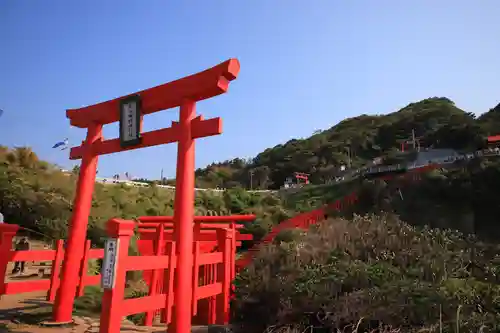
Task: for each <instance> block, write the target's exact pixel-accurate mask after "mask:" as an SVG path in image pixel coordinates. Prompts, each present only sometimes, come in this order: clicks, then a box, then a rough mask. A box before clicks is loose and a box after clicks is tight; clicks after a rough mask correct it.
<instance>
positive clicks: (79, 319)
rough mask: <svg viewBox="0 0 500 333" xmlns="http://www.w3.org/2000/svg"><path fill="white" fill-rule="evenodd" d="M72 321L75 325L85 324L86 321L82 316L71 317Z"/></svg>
mask: <svg viewBox="0 0 500 333" xmlns="http://www.w3.org/2000/svg"><path fill="white" fill-rule="evenodd" d="M73 323H74V324H75V325H85V324H86V323H87V322H86V321H85V319H84V318H82V317H73Z"/></svg>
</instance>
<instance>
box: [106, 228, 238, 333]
mask: <svg viewBox="0 0 500 333" xmlns="http://www.w3.org/2000/svg"><path fill="white" fill-rule="evenodd" d="M163 227H164V226H163V225H162V223H158V226H157V230H158V232H157V235H158V240H157V242H156V244H155V253H154V254H153V255H148V256H144V255H141V256H129V254H128V249H129V244H130V238H131V237H132V235H133V233H134V228H135V223H134V222H132V221H126V220H120V219H112V220H110V221H108V224H107V229H108V235H109V237H110V238H111V239H114V240H116V244H118V245H117V252H116V256H115V261H114V262H115V264H114V267H113V272H114V274H113V279H112V280H113V282H112V284H111V285H110V286H108V287H107V288H106V287H105V289H104V296H103V300H102V312H101V326H100V332H101V333H118V332H120V323H121V320H122V318H123V317H124V316H128V315H132V314H138V313H146V319H145V324H146V325H151V322H152V319H153V317H154V315H155V314H156V313H157V311H160V312H161V317H162V321H163V322H165V323H167V324H169V323H171V322H172V310H173V306H174V304H175V295H174V269H175V268H176V265H177V254H176V253H177V251H176V242H175V241H174V238H173V235H172V233H167V232H164V230H163ZM200 231H201V226H200V223H197V224H195V230H194V243H193V255H194V262H193V290H192V295H191V296H192V297H191V299H192V302H191V310H192V314H193V315H202V316H208V317H210V316H211V315H212V314H215V318H214V319H215V323H217V324H224V323H226V322H227V320H228V318H229V297H230V291H231V282H232V280H233V278H234V274H235V269H234V254H235V251H236V247H235V244H236V242H235V229H234V228H232V229H231V228H215V233H210V235H213V236H215V237H214V238H213V239H215V240H216V241H217V252H211V253H201V251H200V242H201V239H202V238H203V239H206V237H205V236H202V235H203V234H202V233H201V232H200ZM210 238H211V237H210ZM164 241H167V244H166V245H167V246H166V247H164V246H163V244H164ZM205 267H211V268H215V270H214V272H210V273H213V274H210V277H209V278H208V276H209V275H208V274H205V277H206V278H200V277H201V274H200V271H202V270H203V271H205V272H206V271H207V269H205ZM137 270H141V271H146V270H153V275H152V277H151V287H150V288H149V293H148V296H144V297H140V298H132V299H125V298H124V297H125V275H126V273H127V272H128V271H137ZM162 275H163V281H161V282H160V279H159V277H160V276H162ZM160 285H161V288H160ZM203 299H215V307H214V308H213V309H208V310H209V311H210V313H200V311H201V310H203V311H205V312H207V309H206V308H205V309H202V308H201V307H200V306H199V305H200V304H199V301H200V300H203Z"/></svg>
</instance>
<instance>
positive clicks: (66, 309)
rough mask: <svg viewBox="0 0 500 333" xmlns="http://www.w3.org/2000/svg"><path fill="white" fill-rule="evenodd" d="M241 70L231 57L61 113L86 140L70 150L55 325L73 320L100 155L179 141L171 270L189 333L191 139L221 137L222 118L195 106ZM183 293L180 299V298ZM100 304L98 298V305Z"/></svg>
mask: <svg viewBox="0 0 500 333" xmlns="http://www.w3.org/2000/svg"><path fill="white" fill-rule="evenodd" d="M239 70H240V64H239V62H238V60H237V59H230V60H228V61H226V62H224V63H221V64H219V65H217V66H215V67H212V68H210V69H208V70H205V71H203V72H200V73H197V74H194V75H191V76H187V77H184V78H181V79H179V80H176V81H173V82H169V83H166V84H163V85H160V86H157V87H153V88H150V89H147V90H143V91H140V92H138V93H136V94H131V95H126V96H123V97H120V98H115V99H113V100H109V101H106V102H103V103H99V104H95V105H91V106H88V107H84V108H80V109H72V110H67V111H66V116H67V117H68V118H69V119H70V123H71V125H73V126H76V127H79V128H86V129H87V136H86V140H85V141H84V142H82V145H81V146H78V147H74V148H72V149H71V152H70V159H73V160H75V159H82V162H81V167H80V174H79V177H78V183H77V187H76V194H75V199H74V208H73V215H72V217H71V223H70V226H69V237H68V244H67V249H66V251H65V257H64V264H63V268H62V277H61V286H60V288H59V290H58V293H57V298H56V303H55V307H54V320H55V321H56V322H60V323H62V322H69V321H71V320H72V311H73V304H74V298H75V293H76V287H77V286H76V284H77V282H78V274H79V271H78V270H79V267H80V261H81V259H82V257H83V250H84V245H85V237H86V232H87V225H88V218H89V214H90V208H91V203H92V193H93V190H94V183H95V177H96V170H97V162H98V156H99V155H105V154H112V153H115V152H121V151H126V150H132V149H138V148H145V147H151V146H156V145H160V144H167V143H173V142H178V143H179V145H178V151H177V170H176V192H175V202H174V221H175V223H174V234H175V237H176V239H177V242H178V246H177V248H178V264H177V269H176V274H177V279H176V280H177V288H176V291H175V293H176V295H179V297H176V307H175V313H174V320H175V323H176V325H175V327H176V331H177V332H189V331H190V329H191V299H190V298H189V296H188V295H191V294H192V293H191V288H192V287H191V283H192V266H193V253H192V244H193V216H194V153H195V151H194V144H195V142H194V140H195V139H197V138H202V137H206V136H211V135H218V134H221V133H222V120H221V119H220V118H213V119H208V120H204V119H203V117H202V116H198V117H196V109H195V106H196V102H198V101H201V100H204V99H208V98H211V97H214V96H217V95H220V94H223V93H225V92H227V90H228V88H229V83H230V81H232V80H234V79H236V77H237V75H238V73H239ZM178 106H179V107H180V115H179V121H178V122H172V126H171V127H168V128H163V129H160V130H155V131H151V132H147V133H141V131H142V117H143V115H145V114H150V113H155V112H158V111H162V110H165V109H170V108H174V107H178ZM117 121H120V138H117V139H111V140H104V139H103V136H102V128H103V125H105V124H110V123H114V122H117ZM181 295H182V296H181ZM104 302H105V300H103V306H105V304H104Z"/></svg>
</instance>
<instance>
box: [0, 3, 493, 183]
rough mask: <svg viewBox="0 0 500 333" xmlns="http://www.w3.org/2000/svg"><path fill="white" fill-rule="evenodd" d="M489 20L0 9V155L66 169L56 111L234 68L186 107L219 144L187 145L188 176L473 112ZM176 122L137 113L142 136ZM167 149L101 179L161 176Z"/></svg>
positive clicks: (432, 15)
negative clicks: (422, 108)
mask: <svg viewBox="0 0 500 333" xmlns="http://www.w3.org/2000/svg"><path fill="white" fill-rule="evenodd" d="M499 10H500V2H498V0H482V1H477V2H475V1H465V0H454V1H451V0H441V1H435V0H418V1H417V0H414V1H411V0H407V1H400V0H377V1H374V0H373V1H372V0H364V1H361V0H359V1H357V0H350V1H343V0H342V1H341V0H328V1H326V0H325V1H320V0H318V1H291V0H287V1H285V0H283V1H279V0H273V1H269V0H261V1H258V0H254V1H241V0H240V1H234V0H233V1H222V0H221V1H218V0H214V1H180V0H179V1H160V0H148V1H128V0H127V1H126V0H120V1H117V0H115V1H111V0H107V1H90V0H88V1H60V0H51V1H49V0H45V1H42V0H38V1H35V0H31V1H23V0H0V42H1V44H0V45H1V46H0V108H1V109H3V110H4V111H5V112H4V115H3V116H2V118H0V144H3V145H8V146H21V145H28V146H31V147H33V149H34V150H35V151H36V152H37V153H38V154H39V156H40V157H41V158H43V159H47V160H49V161H51V162H54V163H58V164H59V165H62V166H64V167H68V168H69V167H71V166H72V165H74V164H75V162H73V161H69V160H68V151H67V150H66V151H58V150H55V149H52V148H51V147H52V145H53V144H54V143H55V142H57V141H59V140H62V139H63V138H65V137H69V139H70V142H71V143H73V144H77V143H79V142H80V141H81V140H82V139H83V138H84V136H85V131H84V130H81V129H77V128H71V127H70V126H69V121H68V119H66V117H65V110H66V109H68V108H78V107H81V106H84V105H91V104H94V103H97V102H100V101H104V100H108V99H111V98H115V97H118V96H122V95H124V94H128V93H131V92H134V91H137V90H142V89H145V88H149V87H152V86H155V85H158V84H161V83H164V82H168V81H171V80H174V79H177V78H179V77H182V76H185V75H188V74H192V73H195V72H198V71H201V70H203V69H206V68H208V67H211V66H213V65H216V64H218V63H220V62H222V61H224V60H226V59H228V58H232V57H235V58H238V59H239V60H240V62H241V72H240V76H239V78H238V79H237V80H236V81H234V82H233V83H232V85H231V87H230V91H229V93H228V94H225V95H221V96H219V97H216V98H215V99H212V100H209V101H205V102H202V103H199V105H198V108H197V110H198V112H199V113H200V114H203V115H204V116H205V117H206V118H208V117H216V116H220V117H222V118H223V121H224V133H223V134H222V135H220V136H216V137H210V138H205V139H201V140H198V141H197V157H196V163H197V167H202V166H205V165H207V164H209V163H211V162H213V161H220V160H225V159H230V158H234V157H253V156H255V155H256V154H257V153H259V152H261V151H263V150H264V149H265V148H268V147H272V146H275V145H276V144H279V143H284V142H286V141H288V140H289V139H292V138H301V137H308V136H309V135H311V134H312V133H313V132H314V131H315V130H317V129H326V128H329V127H331V126H332V125H334V124H336V123H337V122H339V121H341V120H342V119H344V118H346V117H352V116H356V115H359V114H362V113H368V114H383V113H388V112H392V111H396V110H397V109H399V108H401V107H403V106H405V105H406V104H408V103H410V102H412V101H417V100H419V99H423V98H427V97H431V96H446V97H449V98H451V99H452V100H454V101H455V102H456V104H457V105H458V106H459V107H461V108H463V109H465V110H467V111H471V112H475V113H477V114H480V113H483V112H485V111H487V110H488V109H489V108H491V107H493V106H495V105H496V104H497V103H498V102H499V101H500V94H499V92H500V79H499V77H500V75H499V72H500V67H499V64H500V58H499V55H500V43H499V40H500V39H499V35H500V21H499V20H498V14H499ZM177 117H178V112H177V111H175V110H169V111H164V112H160V113H158V114H154V115H150V116H147V117H146V118H145V123H144V126H145V130H151V129H156V128H163V127H166V126H169V125H170V121H171V120H175V119H176V118H177ZM499 132H500V129H499ZM117 135H118V128H117V125H108V126H106V127H105V137H106V138H113V137H116V136H117ZM176 149H177V148H176V145H175V144H174V145H165V146H159V147H154V148H147V149H141V150H136V151H132V152H124V153H117V154H113V155H107V156H102V157H100V160H99V173H100V175H102V176H109V175H113V174H115V173H124V172H126V171H128V172H129V173H130V174H132V175H134V176H143V177H149V178H159V175H160V170H161V169H162V168H163V169H164V173H165V175H166V176H169V177H171V176H174V175H175V161H176Z"/></svg>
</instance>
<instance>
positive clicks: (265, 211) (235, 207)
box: [0, 147, 294, 244]
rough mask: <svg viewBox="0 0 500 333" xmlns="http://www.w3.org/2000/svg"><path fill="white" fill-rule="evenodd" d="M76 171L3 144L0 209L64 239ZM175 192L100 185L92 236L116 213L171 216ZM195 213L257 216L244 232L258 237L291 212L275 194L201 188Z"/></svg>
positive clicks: (95, 238)
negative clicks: (63, 168) (66, 172)
mask: <svg viewBox="0 0 500 333" xmlns="http://www.w3.org/2000/svg"><path fill="white" fill-rule="evenodd" d="M76 179H77V175H76V174H65V173H63V172H61V171H59V170H58V169H57V168H55V167H54V166H52V165H50V164H49V163H46V162H44V161H40V160H39V159H38V157H37V156H36V154H35V153H34V152H33V151H31V149H29V148H26V147H24V148H15V149H12V150H9V149H7V148H6V147H0V211H1V212H2V213H3V214H4V217H5V221H7V222H9V223H15V224H19V225H21V226H23V227H26V228H30V229H32V230H35V231H37V232H41V233H43V234H45V235H47V236H48V237H49V238H53V239H60V238H65V237H66V233H67V226H68V223H69V220H70V218H71V212H72V209H73V193H74V188H75V184H76ZM174 193H175V192H174V191H172V190H168V189H163V188H160V187H157V186H155V185H154V184H151V186H148V187H130V186H127V185H125V184H118V185H103V184H99V183H96V184H95V191H94V196H93V200H92V209H91V214H90V218H89V229H88V237H89V238H90V239H91V240H92V241H93V243H94V244H101V243H102V238H103V237H105V233H104V230H105V228H104V224H105V222H106V221H107V220H108V219H110V218H112V217H122V218H126V219H134V218H136V217H138V216H144V215H172V214H173V204H174ZM196 214H197V215H225V214H256V215H257V221H256V222H255V223H251V224H249V225H248V227H247V229H246V231H247V232H251V233H252V234H254V236H255V237H256V238H257V239H258V238H259V237H262V236H263V235H264V234H265V233H266V232H268V231H269V229H270V228H271V226H272V225H274V224H276V223H278V222H280V221H283V220H285V219H286V218H288V217H291V216H293V214H294V212H293V210H291V209H287V208H285V207H283V206H282V203H281V200H280V199H279V198H278V197H277V196H275V195H274V194H272V193H248V192H245V191H243V190H241V189H232V190H229V191H225V192H222V193H220V192H210V191H207V192H197V193H196Z"/></svg>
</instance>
